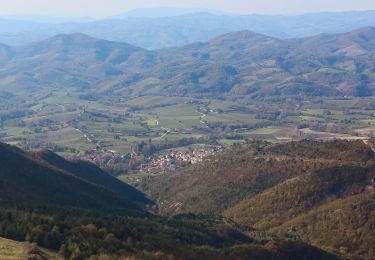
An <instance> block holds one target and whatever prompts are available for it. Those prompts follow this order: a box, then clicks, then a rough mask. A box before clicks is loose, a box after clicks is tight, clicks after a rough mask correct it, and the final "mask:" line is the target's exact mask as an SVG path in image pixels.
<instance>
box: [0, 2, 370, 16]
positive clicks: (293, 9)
mask: <svg viewBox="0 0 375 260" xmlns="http://www.w3.org/2000/svg"><path fill="white" fill-rule="evenodd" d="M148 7H198V8H212V9H217V10H223V11H228V12H236V13H301V12H319V11H346V10H375V0H189V1H188V0H131V1H130V0H0V15H25V14H28V15H30V14H31V15H50V16H92V17H104V16H109V15H115V14H119V13H123V12H125V11H128V10H131V9H135V8H148Z"/></svg>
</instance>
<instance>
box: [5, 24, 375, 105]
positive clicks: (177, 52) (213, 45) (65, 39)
mask: <svg viewBox="0 0 375 260" xmlns="http://www.w3.org/2000/svg"><path fill="white" fill-rule="evenodd" d="M374 46H375V29H374V28H373V27H365V28H362V29H358V30H354V31H351V32H348V33H341V34H320V35H317V36H313V37H307V38H299V39H278V38H274V37H270V36H265V35H262V34H257V33H254V32H250V31H240V32H234V33H229V34H225V35H222V36H219V37H216V38H214V39H212V40H210V41H208V42H205V43H195V44H191V45H187V46H183V47H178V48H169V49H163V50H159V51H148V50H145V49H142V48H139V47H135V46H132V45H129V44H126V43H116V42H110V41H106V40H99V39H95V38H92V37H89V36H87V35H83V34H71V35H58V36H55V37H52V38H49V39H47V40H44V41H41V42H38V43H34V44H30V45H27V46H24V47H10V46H7V45H0V65H1V66H2V69H1V71H0V84H1V85H0V86H1V87H0V89H1V90H4V91H13V92H14V91H15V90H17V91H18V93H23V92H29V91H38V90H41V89H43V88H44V89H45V88H47V89H54V88H59V87H60V86H65V87H67V88H69V87H73V88H75V89H77V90H81V91H85V92H86V93H90V92H91V93H95V95H102V94H106V95H126V96H134V95H144V94H156V93H157V94H158V95H159V94H162V95H180V96H185V95H187V96H191V95H199V96H202V95H203V96H215V97H218V96H238V95H240V96H247V97H249V98H253V99H264V98H267V97H275V96H277V97H287V96H293V97H303V96H340V97H344V96H371V95H373V94H375V92H374V91H375V70H374V68H375V57H374V56H375V47H374ZM14 93H15V92H14Z"/></svg>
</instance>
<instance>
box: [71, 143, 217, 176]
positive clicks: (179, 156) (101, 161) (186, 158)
mask: <svg viewBox="0 0 375 260" xmlns="http://www.w3.org/2000/svg"><path fill="white" fill-rule="evenodd" d="M223 150H224V146H221V145H218V146H210V147H208V146H206V147H200V148H189V149H187V150H176V149H173V150H168V151H165V152H162V153H159V154H157V155H154V156H151V157H148V158H143V159H142V160H141V163H140V164H139V167H137V169H138V170H139V171H141V172H144V173H148V174H153V173H155V174H156V173H169V172H174V171H176V169H178V168H180V167H183V166H186V165H190V164H197V163H199V162H202V161H204V160H205V159H207V158H208V157H210V156H213V155H215V154H217V153H219V152H222V151H223ZM140 158H141V156H138V155H136V154H132V155H124V154H120V153H118V152H116V151H113V150H101V151H97V150H92V151H86V153H85V154H84V155H80V156H74V158H70V159H79V160H85V161H90V162H92V163H94V164H96V165H98V166H99V167H102V168H107V169H108V168H110V167H111V166H114V165H116V164H122V163H126V164H129V163H131V162H134V161H139V160H140Z"/></svg>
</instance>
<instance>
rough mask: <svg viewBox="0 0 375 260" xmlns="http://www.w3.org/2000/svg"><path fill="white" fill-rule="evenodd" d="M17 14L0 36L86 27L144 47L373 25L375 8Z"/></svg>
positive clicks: (3, 23)
mask: <svg viewBox="0 0 375 260" xmlns="http://www.w3.org/2000/svg"><path fill="white" fill-rule="evenodd" d="M17 19H19V20H17ZM17 19H15V18H12V19H9V18H7V17H4V18H2V19H0V42H2V43H5V44H8V45H25V44H27V43H31V42H36V41H40V40H43V39H47V38H49V37H52V36H54V35H56V34H70V33H84V34H87V35H90V36H92V37H96V38H101V39H106V40H111V41H119V42H126V43H130V44H132V45H136V46H139V47H142V48H146V49H159V48H166V47H172V46H181V45H185V44H189V43H194V42H198V41H207V40H209V39H211V38H213V37H216V36H218V35H221V34H224V33H228V32H233V31H241V30H251V31H254V32H257V33H261V34H266V35H269V36H273V37H278V38H293V37H306V36H312V35H315V34H319V33H339V32H345V31H350V30H354V29H357V28H359V27H364V26H375V11H362V12H343V13H313V14H303V15H290V16H283V15H258V14H250V15H232V14H225V13H221V12H219V11H214V10H205V9H203V10H202V9H141V10H134V11H131V12H128V13H125V14H123V15H119V16H115V17H110V18H106V19H103V20H95V21H90V19H87V18H80V19H73V18H60V19H57V18H56V19H52V18H49V17H40V18H39V19H38V17H27V16H26V17H20V18H17ZM28 20H31V21H28ZM59 21H61V23H59Z"/></svg>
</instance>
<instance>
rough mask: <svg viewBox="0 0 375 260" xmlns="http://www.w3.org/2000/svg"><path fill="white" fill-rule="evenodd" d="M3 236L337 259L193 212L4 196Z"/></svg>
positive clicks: (99, 248) (164, 254) (57, 245)
mask: <svg viewBox="0 0 375 260" xmlns="http://www.w3.org/2000/svg"><path fill="white" fill-rule="evenodd" d="M0 236H3V237H6V238H10V239H14V240H19V241H24V240H27V241H30V242H35V243H37V244H38V245H40V246H43V247H46V248H49V249H53V250H56V251H58V252H59V254H61V256H62V257H64V258H65V259H125V258H126V257H135V258H136V259H139V258H142V259H145V258H146V259H176V258H180V259H181V258H183V259H216V258H217V257H219V258H221V259H233V258H239V259H270V258H272V259H286V258H288V259H291V257H297V258H299V257H302V256H305V255H308V256H310V257H315V259H318V258H319V257H324V259H336V258H335V257H334V256H331V255H329V254H327V253H325V252H323V251H320V250H318V249H316V248H313V247H310V246H308V245H306V244H303V243H301V242H298V241H288V240H280V239H277V238H275V239H271V240H263V241H262V243H260V242H257V241H255V240H253V239H251V238H250V237H248V236H245V235H244V234H242V233H241V232H239V231H236V230H235V229H233V228H231V227H229V226H228V225H225V224H223V222H222V221H221V220H215V219H208V218H205V217H198V216H194V215H180V216H176V217H172V218H163V217H157V216H153V215H149V214H147V213H138V212H129V211H127V212H125V211H122V212H120V211H116V212H115V211H113V212H107V213H101V212H99V211H88V210H81V209H72V208H58V207H52V206H19V205H18V206H16V205H13V206H11V205H9V204H8V205H5V203H4V202H2V205H1V206H0Z"/></svg>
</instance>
